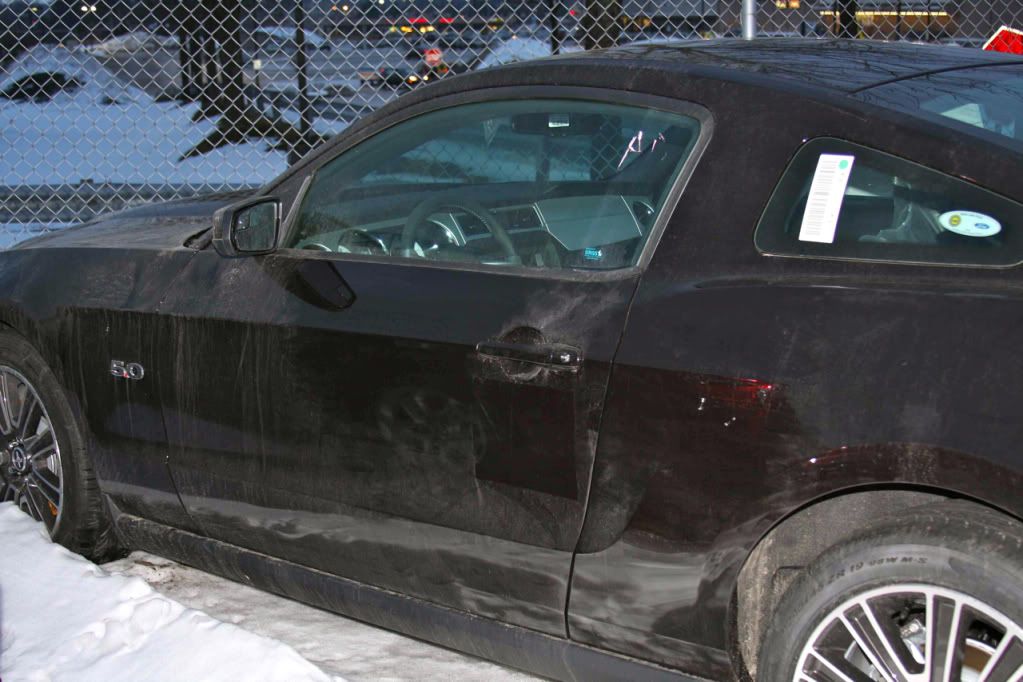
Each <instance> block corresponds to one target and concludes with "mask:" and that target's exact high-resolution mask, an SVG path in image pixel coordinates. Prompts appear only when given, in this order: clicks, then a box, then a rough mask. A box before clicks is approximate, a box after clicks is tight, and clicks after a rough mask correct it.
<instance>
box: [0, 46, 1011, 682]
mask: <svg viewBox="0 0 1023 682" xmlns="http://www.w3.org/2000/svg"><path fill="white" fill-rule="evenodd" d="M1021 171H1023V59H1020V58H1013V57H1008V56H1004V55H994V54H989V53H984V52H981V51H973V50H961V49H956V48H942V47H927V46H918V45H906V44H877V43H870V42H859V41H857V42H842V41H834V40H792V41H785V40H777V41H771V40H768V41H751V42H743V41H727V40H726V41H711V42H706V43H699V44H689V45H686V46H668V45H662V46H658V45H643V46H633V47H624V48H618V49H615V50H611V51H606V52H595V53H585V54H572V55H567V56H563V57H559V58H553V59H550V60H544V61H540V62H532V63H520V64H514V65H509V66H506V67H502V68H499V69H494V70H488V71H481V72H476V73H473V74H468V75H465V76H461V77H458V78H450V79H444V80H443V81H441V82H440V83H438V84H436V85H432V86H430V87H427V88H421V89H417V90H415V91H414V92H412V93H410V94H408V95H407V96H405V97H403V98H401V99H400V100H399V101H397V102H395V103H392V104H390V105H388V106H387V107H385V108H384V109H382V110H380V111H379V112H377V113H375V114H373V115H372V116H370V117H368V118H367V119H365V120H364V121H362V122H361V123H359V124H356V125H354V126H352V127H351V128H349V129H348V130H347V131H346V132H345V133H344V134H343V135H341V136H339V137H338V138H336V139H334V140H333V141H331V142H329V143H328V144H326V145H325V146H323V147H322V148H320V149H319V150H318V151H316V152H314V153H312V154H311V155H310V156H308V157H307V158H305V159H304V160H303V161H301V162H300V163H298V164H297V165H296V166H294V167H293V168H291V169H290V170H289V171H287V172H286V173H285V174H284V175H283V176H281V177H280V178H278V179H277V180H275V181H273V182H272V183H270V184H269V185H267V186H266V187H265V188H264V189H262V190H261V191H259V192H257V193H255V194H253V195H251V196H244V197H240V196H237V195H236V196H233V197H219V198H218V197H212V198H207V199H203V200H198V201H185V202H177V203H169V204H161V205H156V206H150V207H143V208H138V209H133V210H129V211H126V212H123V213H119V214H115V215H111V216H109V217H107V218H104V219H100V220H98V221H95V222H93V223H92V224H89V225H86V226H82V227H79V228H75V229H69V230H67V231H64V232H59V233H54V234H51V235H47V236H44V237H40V238H37V239H34V240H32V241H30V242H27V243H25V244H23V245H22V246H19V247H18V248H15V249H12V250H10V251H8V252H5V253H3V254H0V321H2V323H3V324H4V325H5V326H4V331H3V332H2V333H0V406H2V408H3V409H2V411H0V414H2V417H0V432H2V433H3V440H2V441H0V445H2V446H3V448H4V450H3V456H2V457H3V458H2V467H0V471H2V475H3V478H4V485H5V488H4V496H5V498H6V499H11V500H14V501H15V502H17V504H19V505H20V506H21V507H23V508H24V509H25V510H26V511H28V512H29V513H31V514H32V515H33V516H35V517H36V518H38V519H41V520H42V521H43V522H44V523H45V524H46V527H47V528H48V529H49V530H50V533H51V535H52V536H53V538H54V539H55V540H56V541H58V542H60V543H62V544H64V545H66V546H68V547H71V548H72V549H75V550H76V551H79V552H82V553H83V554H85V555H87V556H91V557H94V558H103V557H105V556H108V555H110V553H111V552H114V551H116V549H117V548H132V549H144V550H148V551H151V552H155V553H158V554H162V555H165V556H168V557H172V558H174V559H177V560H179V561H182V562H185V563H188V564H192V565H197V566H200V567H203V568H205V569H207V570H211V571H214V572H217V573H220V574H222V575H225V576H228V577H231V578H233V579H236V580H240V581H244V582H247V583H251V584H255V585H259V586H262V587H264V588H266V589H269V590H272V591H275V592H278V593H280V594H283V595H287V596H289V597H293V598H295V599H300V600H304V601H308V602H310V603H314V604H317V605H319V606H321V607H324V608H328V609H332V610H335V611H338V612H341V613H345V614H349V615H351V616H354V617H356V618H359V619H362V620H365V621H369V622H372V623H376V624H379V625H382V626H384V627H388V628H393V629H395V630H399V631H402V632H405V633H409V634H412V635H414V636H416V637H421V638H423V639H428V640H432V641H435V642H438V643H440V644H443V645H445V646H449V647H453V648H457V649H461V650H464V651H467V652H471V653H473V654H476V655H480V656H485V657H488V658H492V659H495V660H498V661H501V662H504V663H506V664H509V665H512V666H516V667H519V668H522V669H526V670H530V671H533V672H535V673H539V674H541V675H544V676H548V677H553V678H561V679H577V680H597V679H639V678H648V679H669V678H672V677H681V678H690V679H691V678H693V677H700V678H709V679H715V680H724V679H733V678H736V677H742V676H747V675H748V676H749V677H751V678H753V679H757V680H767V681H771V682H773V681H775V680H798V681H807V680H811V681H824V680H828V681H834V680H855V681H861V680H881V679H886V680H918V679H920V680H922V679H928V680H975V679H983V680H988V681H991V680H1005V681H1008V680H1019V679H1020V676H1021V674H1023V672H1021V671H1023V523H1021V519H1023V494H1021V491H1023V454H1021V451H1020V447H1021V446H1020V443H1021V441H1023V421H1021V417H1023V385H1021V383H1019V378H1020V377H1021V376H1023V353H1021V352H1020V349H1021V348H1023V271H1021V268H1020V267H1019V266H1020V264H1021V263H1023V185H1021V184H1020V177H1021Z"/></svg>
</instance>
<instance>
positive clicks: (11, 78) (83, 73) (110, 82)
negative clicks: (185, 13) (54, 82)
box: [0, 45, 151, 103]
mask: <svg viewBox="0 0 1023 682" xmlns="http://www.w3.org/2000/svg"><path fill="white" fill-rule="evenodd" d="M40 72H51V73H62V74H64V75H65V76H68V77H70V78H74V79H75V80H77V81H79V82H80V83H82V84H83V85H82V89H81V90H79V91H78V92H76V93H75V94H74V97H75V99H77V100H79V101H80V100H81V99H82V97H83V95H84V96H87V97H88V99H89V100H90V101H92V102H93V103H100V102H102V101H104V100H106V101H117V102H137V103H144V102H149V101H151V98H150V97H149V95H147V94H146V93H145V92H143V91H142V90H140V89H139V88H136V87H133V86H131V85H126V84H124V83H122V82H121V81H119V80H117V78H116V77H114V75H113V74H112V73H110V71H109V70H108V69H107V68H106V67H105V66H103V65H102V64H101V63H100V62H99V60H98V59H96V58H95V57H94V56H92V55H91V54H89V53H88V52H87V51H86V50H84V49H74V50H72V49H68V48H66V47H59V46H56V45H37V46H36V47H33V48H32V49H30V50H28V51H27V52H25V53H24V54H22V55H21V56H20V57H18V58H17V59H15V60H14V61H13V62H12V63H11V64H10V65H8V67H7V68H6V69H4V70H3V71H2V72H0V90H5V89H6V88H7V87H8V86H10V85H12V84H14V83H15V82H17V81H18V80H20V79H22V78H24V77H25V76H31V75H32V74H34V73H40Z"/></svg>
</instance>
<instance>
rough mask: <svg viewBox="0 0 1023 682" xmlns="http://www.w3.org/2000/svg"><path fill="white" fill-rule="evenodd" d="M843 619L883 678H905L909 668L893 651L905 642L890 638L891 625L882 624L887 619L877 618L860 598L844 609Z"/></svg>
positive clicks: (903, 680) (899, 680)
mask: <svg viewBox="0 0 1023 682" xmlns="http://www.w3.org/2000/svg"><path fill="white" fill-rule="evenodd" d="M843 620H844V621H845V624H846V627H848V628H849V631H850V632H851V633H852V635H853V637H854V638H855V639H856V643H857V644H859V645H860V648H861V649H862V650H863V653H864V655H865V656H866V657H867V658H868V659H869V660H870V663H871V664H872V665H873V666H874V667H875V668H877V670H878V672H880V673H881V675H882V676H884V678H885V679H886V680H891V681H892V682H909V672H908V671H906V669H905V666H904V665H903V664H902V662H901V661H900V660H899V659H898V657H897V655H896V653H895V651H896V650H897V649H904V648H905V645H904V644H902V640H901V639H898V641H897V642H895V641H892V638H891V637H892V634H891V632H892V630H893V629H894V627H886V625H889V621H888V619H886V618H883V617H882V620H881V621H880V622H879V621H878V620H877V618H876V617H875V615H874V613H873V610H872V609H871V607H870V605H869V604H868V603H867V602H866V601H865V600H864V601H860V602H857V603H856V604H854V605H853V606H852V607H851V608H850V609H849V610H848V611H846V612H845V614H844V616H843ZM896 633H897V630H896ZM907 653H908V652H907Z"/></svg>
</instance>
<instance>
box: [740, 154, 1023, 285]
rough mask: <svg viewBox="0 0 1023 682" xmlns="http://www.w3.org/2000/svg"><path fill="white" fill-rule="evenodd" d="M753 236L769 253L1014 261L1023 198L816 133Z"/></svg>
mask: <svg viewBox="0 0 1023 682" xmlns="http://www.w3.org/2000/svg"><path fill="white" fill-rule="evenodd" d="M755 241H756V245H757V247H758V248H759V249H760V250H761V251H764V252H766V253H771V254H783V255H793V256H807V257H819V258H844V259H855V260H877V261H899V262H916V263H944V264H959V265H1012V264H1016V263H1019V262H1021V261H1023V206H1021V205H1020V204H1019V203H1017V202H1015V201H1012V200H1010V199H1007V198H1005V197H1003V196H1000V195H998V194H995V193H993V192H990V191H988V190H985V189H982V188H980V187H977V186H976V185H973V184H971V183H969V182H966V181H964V180H960V179H958V178H955V177H952V176H950V175H946V174H944V173H940V172H938V171H936V170H933V169H930V168H926V167H924V166H922V165H919V164H917V163H913V162H911V161H907V160H905V159H902V158H899V157H896V156H892V155H890V154H885V153H883V152H879V151H876V150H872V149H868V148H866V147H861V146H859V145H855V144H852V143H849V142H845V141H842V140H836V139H830V138H819V139H816V140H811V141H810V142H808V143H807V144H806V145H804V146H803V147H802V148H801V149H800V150H799V152H798V153H797V154H796V155H795V157H794V158H793V160H792V162H791V163H790V164H789V167H788V168H787V169H786V170H785V172H784V174H783V175H782V178H781V180H780V181H779V183H778V186H777V187H776V188H775V191H774V194H773V195H772V197H771V199H770V201H769V202H768V205H767V208H766V209H765V210H764V214H763V216H761V219H760V223H759V225H758V226H757V230H756V237H755Z"/></svg>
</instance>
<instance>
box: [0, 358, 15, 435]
mask: <svg viewBox="0 0 1023 682" xmlns="http://www.w3.org/2000/svg"><path fill="white" fill-rule="evenodd" d="M9 378H10V375H9V374H8V373H7V372H4V371H3V370H0V434H3V435H5V436H10V435H12V434H13V433H14V418H13V417H12V416H11V412H12V410H11V399H10V389H9V386H8V380H9Z"/></svg>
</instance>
